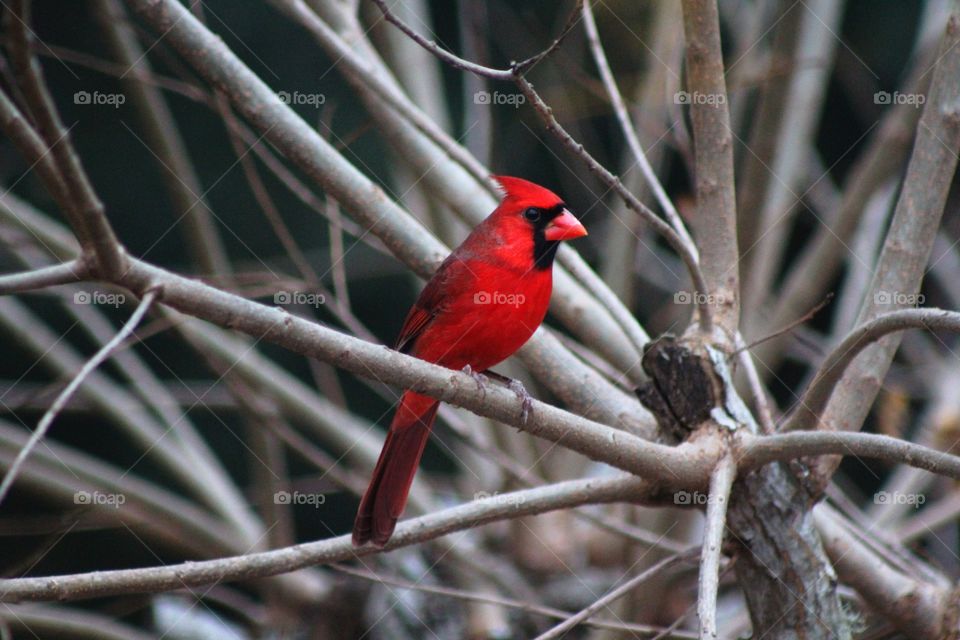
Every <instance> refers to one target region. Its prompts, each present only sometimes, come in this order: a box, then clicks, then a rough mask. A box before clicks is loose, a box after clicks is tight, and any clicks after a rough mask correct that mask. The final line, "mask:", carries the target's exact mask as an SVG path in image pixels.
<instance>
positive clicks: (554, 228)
mask: <svg viewBox="0 0 960 640" xmlns="http://www.w3.org/2000/svg"><path fill="white" fill-rule="evenodd" d="M543 235H544V237H545V238H546V239H547V240H550V241H551V242H556V241H558V240H574V239H576V238H582V237H583V236H585V235H587V229H586V228H585V227H584V226H583V225H582V224H580V221H579V220H577V219H576V218H575V217H574V215H573V214H572V213H570V212H569V211H567V210H566V209H564V210H563V213H561V214H560V215H558V216H557V217H556V218H554V219H553V220H551V221H550V224H548V225H547V228H546V229H545V230H544V234H543Z"/></svg>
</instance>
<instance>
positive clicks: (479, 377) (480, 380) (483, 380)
mask: <svg viewBox="0 0 960 640" xmlns="http://www.w3.org/2000/svg"><path fill="white" fill-rule="evenodd" d="M462 371H463V372H464V373H465V374H467V375H468V376H470V377H471V378H473V381H474V382H476V383H477V389H479V390H480V393H481V395H482V397H483V399H486V398H487V387H486V386H485V385H486V384H487V382H488V381H489V378H487V376H485V375H483V374H482V373H480V372H479V371H474V370H473V367H471V366H470V365H467V366H465V367H464V368H463V369H462Z"/></svg>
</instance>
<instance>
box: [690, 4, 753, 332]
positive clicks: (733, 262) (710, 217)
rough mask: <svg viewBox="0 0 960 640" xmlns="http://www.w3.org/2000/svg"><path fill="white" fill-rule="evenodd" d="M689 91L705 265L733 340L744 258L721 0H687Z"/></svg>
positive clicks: (721, 319) (698, 220)
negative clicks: (740, 248) (739, 242)
mask: <svg viewBox="0 0 960 640" xmlns="http://www.w3.org/2000/svg"><path fill="white" fill-rule="evenodd" d="M683 31H684V35H685V36H686V39H687V90H688V93H689V94H690V95H691V96H692V98H691V100H690V116H691V119H692V120H693V139H694V152H695V161H696V188H697V215H696V218H695V221H696V224H695V225H694V229H695V231H696V235H697V237H698V239H699V241H700V265H701V268H702V269H703V273H704V277H705V278H706V283H707V287H709V288H707V289H704V291H707V292H708V293H711V294H713V295H715V296H716V298H715V299H714V302H715V304H716V309H717V321H718V323H719V324H720V326H721V327H723V328H724V329H725V330H726V331H727V332H728V334H729V339H730V340H732V339H733V336H734V335H735V333H736V331H737V326H738V324H739V321H740V275H739V267H738V264H739V261H740V255H739V252H738V250H737V205H736V196H735V194H734V185H733V134H732V132H731V131H730V113H729V111H728V110H727V85H726V80H725V75H724V67H723V52H722V51H721V49H720V20H719V17H718V15H717V2H716V0H683Z"/></svg>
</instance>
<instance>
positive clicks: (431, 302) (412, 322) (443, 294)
mask: <svg viewBox="0 0 960 640" xmlns="http://www.w3.org/2000/svg"><path fill="white" fill-rule="evenodd" d="M455 256H456V254H453V255H451V256H450V257H449V258H447V259H446V260H444V261H443V264H441V265H440V268H439V269H437V272H436V273H435V274H433V277H432V278H430V281H429V282H427V286H425V287H424V288H423V291H421V292H420V297H418V298H417V301H416V302H415V303H414V305H413V308H411V309H410V312H409V313H408V314H407V318H406V320H404V321H403V328H401V329H400V336H399V337H398V338H397V343H396V347H395V348H396V349H397V351H400V352H402V353H409V352H410V351H411V350H412V349H413V345H414V343H415V342H416V341H417V338H419V337H420V336H421V335H422V334H423V332H424V331H425V330H426V328H427V327H429V326H430V322H431V321H432V320H433V319H434V318H436V317H437V315H438V314H440V313H441V312H442V311H443V309H444V305H445V303H447V302H448V301H449V297H450V295H452V294H455V293H456V291H452V290H451V287H454V288H457V289H462V288H465V287H466V286H468V283H467V282H465V280H467V279H468V278H467V276H469V275H470V273H469V271H470V270H469V268H467V266H466V265H465V264H463V262H462V261H461V260H458V259H457V258H456V257H455Z"/></svg>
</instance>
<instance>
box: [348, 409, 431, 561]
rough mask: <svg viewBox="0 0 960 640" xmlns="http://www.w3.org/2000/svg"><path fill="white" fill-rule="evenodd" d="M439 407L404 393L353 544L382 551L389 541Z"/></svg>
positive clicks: (363, 502)
mask: <svg viewBox="0 0 960 640" xmlns="http://www.w3.org/2000/svg"><path fill="white" fill-rule="evenodd" d="M439 406H440V403H439V402H438V401H436V400H434V399H433V398H431V397H429V396H422V395H420V394H417V393H413V392H411V391H407V392H406V393H404V394H403V397H402V398H400V406H399V407H397V413H396V414H395V415H394V416H393V422H392V423H391V424H390V431H388V432H387V439H386V441H385V442H384V443H383V449H381V450H380V458H379V460H377V466H376V467H375V468H374V470H373V478H371V480H370V484H369V486H368V487H367V492H366V493H365V494H364V495H363V500H361V501H360V509H359V510H358V511H357V519H356V520H355V521H354V523H353V544H354V545H356V546H360V545H362V544H365V543H366V542H367V541H372V542H373V544H375V545H377V546H378V547H382V546H383V545H385V544H386V543H387V540H389V539H390V535H391V534H392V533H393V529H394V527H396V526H397V518H399V517H400V514H401V513H403V508H404V507H405V506H407V496H408V495H409V493H410V485H412V484H413V476H414V475H415V474H416V472H417V466H418V465H419V464H420V457H421V456H422V455H423V449H424V447H425V446H426V444H427V438H429V437H430V429H431V428H432V427H433V421H434V419H435V418H436V416H437V408H439Z"/></svg>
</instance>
